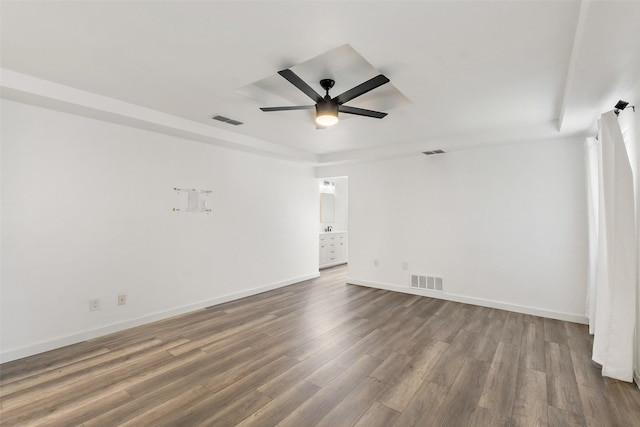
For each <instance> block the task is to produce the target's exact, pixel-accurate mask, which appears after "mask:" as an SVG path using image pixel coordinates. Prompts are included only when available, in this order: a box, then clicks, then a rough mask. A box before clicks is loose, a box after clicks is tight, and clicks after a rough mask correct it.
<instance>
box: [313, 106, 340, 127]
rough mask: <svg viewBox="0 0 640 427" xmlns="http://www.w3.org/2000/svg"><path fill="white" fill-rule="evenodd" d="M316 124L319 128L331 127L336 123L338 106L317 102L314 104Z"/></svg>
mask: <svg viewBox="0 0 640 427" xmlns="http://www.w3.org/2000/svg"><path fill="white" fill-rule="evenodd" d="M316 123H317V124H318V125H320V126H324V127H327V126H333V125H335V124H336V123H338V104H336V103H333V102H319V103H317V104H316Z"/></svg>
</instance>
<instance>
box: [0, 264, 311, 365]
mask: <svg viewBox="0 0 640 427" xmlns="http://www.w3.org/2000/svg"><path fill="white" fill-rule="evenodd" d="M319 276H320V272H318V271H316V272H314V273H311V274H306V275H304V276H299V277H294V278H291V279H288V280H283V281H281V282H276V283H271V284H268V285H264V286H260V287H257V288H252V289H247V290H245V291H242V292H236V293H233V294H227V295H223V296H220V297H217V298H213V299H210V300H206V301H200V302H197V303H194V304H189V305H185V306H181V307H176V308H173V309H170V310H165V311H161V312H157V313H152V314H148V315H145V316H141V317H137V318H134V319H128V320H124V321H122V322H116V323H111V324H109V325H105V326H102V327H99V328H95V329H90V330H87V331H82V332H78V333H75V334H71V335H66V336H62V337H58V338H54V339H52V340H47V341H41V342H38V343H35V344H31V345H28V346H24V347H19V348H14V349H10V350H3V351H0V363H5V362H11V361H13V360H17V359H22V358H23V357H28V356H33V355H35V354H39V353H44V352H45V351H50V350H55V349H57V348H61V347H65V346H68V345H71V344H77V343H79V342H82V341H86V340H90V339H92V338H97V337H101V336H103V335H107V334H111V333H114V332H119V331H123V330H125V329H129V328H133V327H136V326H140V325H144V324H147V323H151V322H155V321H158V320H163V319H168V318H170V317H174V316H178V315H180V314H185V313H189V312H192V311H196V310H200V309H203V308H206V307H211V306H214V305H218V304H223V303H225V302H229V301H234V300H237V299H240V298H246V297H248V296H251V295H257V294H261V293H263V292H267V291H271V290H274V289H278V288H282V287H284V286H289V285H293V284H295V283H300V282H304V281H305V280H310V279H315V278H316V277H319Z"/></svg>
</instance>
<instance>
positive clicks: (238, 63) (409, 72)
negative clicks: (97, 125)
mask: <svg viewBox="0 0 640 427" xmlns="http://www.w3.org/2000/svg"><path fill="white" fill-rule="evenodd" d="M638 22H640V1H626V2H624V1H424V2H420V1H411V2H404V1H380V2H371V1H342V2H326V1H321V2H314V1H297V2H294V1H279V2H275V1H257V2H248V1H233V2H221V1H197V2H189V1H176V2H166V1H165V2H150V1H141V2H133V1H108V2H97V1H91V2H75V1H74V2H57V1H45V2H35V1H29V2H27V1H18V2H7V1H2V3H1V28H0V31H1V37H2V41H1V49H2V50H1V56H0V59H1V66H2V69H3V74H2V96H3V97H5V98H9V99H16V100H20V101H23V102H32V103H40V104H43V105H47V106H49V107H52V108H58V109H62V110H65V109H66V110H69V111H73V112H76V113H80V114H86V115H90V116H95V117H99V118H103V119H107V120H111V121H116V122H122V123H125V124H129V125H134V126H139V127H145V128H149V129H152V130H157V131H162V132H165V133H170V134H176V135H180V136H186V137H189V138H192V139H196V140H202V141H206V142H212V143H216V144H220V145H226V146H230V147H237V148H240V149H246V150H250V151H259V152H263V153H266V154H272V155H279V156H285V157H289V158H298V159H303V160H306V161H311V162H314V163H316V164H329V163H331V162H340V161H347V160H358V159H367V158H380V157H389V156H397V155H406V154H408V153H416V152H419V151H424V150H427V149H435V148H442V149H444V150H455V149H460V148H469V147H474V146H481V145H483V144H489V143H511V142H513V143H517V142H520V141H529V140H532V139H536V138H553V137H561V136H574V135H584V134H588V133H590V132H593V126H594V123H595V119H596V117H597V116H598V114H600V113H601V112H604V111H606V110H608V109H611V108H612V107H613V105H614V104H615V102H616V101H617V100H618V99H627V100H629V99H628V98H629V97H630V96H631V95H632V94H633V92H634V91H638V90H639V89H638V80H639V76H640V25H638ZM340 49H352V50H353V51H354V52H356V53H357V54H359V55H361V57H362V58H363V60H364V61H365V62H366V63H368V64H369V65H370V69H368V70H367V67H351V68H350V66H349V65H348V63H346V64H335V63H323V61H327V62H331V58H334V57H335V55H334V56H332V52H333V53H335V52H336V51H340ZM305 62H306V63H307V67H306V68H305V64H303V63H305ZM308 64H313V65H314V67H316V66H317V68H314V67H309V66H308ZM296 66H298V68H294V70H297V72H299V74H300V76H301V77H302V78H303V79H304V80H305V81H307V82H308V83H309V84H310V85H312V86H313V87H314V88H315V89H316V90H317V91H318V92H319V93H322V89H321V88H320V87H319V84H318V80H319V79H320V78H333V79H335V80H336V87H335V89H334V90H332V92H331V93H332V94H333V95H337V94H339V93H341V92H342V91H344V90H346V89H348V88H350V87H352V86H355V85H356V84H358V83H360V82H361V81H364V80H366V79H368V78H370V77H373V75H375V73H374V74H371V75H367V74H368V73H373V72H376V71H377V72H380V73H383V74H385V75H386V76H387V77H389V79H390V80H391V85H392V86H393V87H394V88H395V89H397V91H398V93H400V96H401V95H404V97H406V98H405V100H404V102H400V103H397V104H396V105H389V108H388V110H386V111H387V112H388V113H389V115H388V116H387V117H385V118H384V119H382V120H378V119H371V118H364V117H356V116H350V117H349V119H348V120H341V122H340V123H339V124H338V125H336V126H334V127H333V128H330V129H327V130H316V128H315V125H314V124H313V120H312V117H311V115H310V114H309V111H291V112H278V113H264V112H262V111H260V110H259V107H262V106H280V105H295V104H297V105H304V104H309V103H310V102H309V101H310V100H309V99H308V98H306V97H305V96H304V95H303V94H301V93H300V92H299V91H298V90H297V89H296V88H295V87H294V86H292V85H291V84H289V83H288V82H287V81H286V80H284V79H282V78H281V77H280V76H278V75H277V71H278V70H281V69H284V68H290V67H296ZM35 78H37V79H43V80H46V81H48V82H41V81H40V80H37V79H35ZM278 79H281V81H280V80H278ZM259 81H263V82H271V86H270V87H271V90H272V91H271V93H270V95H272V96H273V98H271V99H269V98H262V99H261V98H260V97H256V96H253V97H250V96H247V95H246V92H247V87H249V86H251V85H252V84H254V83H255V82H259ZM53 83H57V84H59V85H64V86H59V85H53ZM383 88H384V86H383V87H381V88H379V89H378V91H379V92H378V94H377V95H378V96H379V97H381V99H382V98H383V97H384V94H385V92H384V91H383ZM78 89H79V90H82V91H87V92H90V94H86V93H84V92H80V91H78ZM74 91H75V92H74ZM278 91H281V93H280V94H279V96H276V92H278ZM267 92H268V91H267ZM243 93H244V94H243ZM636 93H637V92H636ZM105 97H108V98H113V99H115V100H119V101H124V102H120V103H117V102H115V101H113V99H111V100H109V99H107V98H105ZM259 99H260V100H259ZM263 101H265V102H266V101H273V102H275V104H264V103H263ZM283 102H285V104H283ZM289 102H290V104H289ZM375 102H376V91H372V92H371V93H369V94H367V95H364V96H363V97H362V98H361V99H358V98H356V99H354V100H352V101H350V102H349V103H348V105H352V106H356V107H363V108H370V105H375ZM107 104H108V105H109V106H107ZM383 104H384V103H383ZM383 106H384V105H383ZM141 107H145V108H141ZM160 113H164V114H160ZM214 114H220V115H224V116H227V117H230V118H233V119H236V120H239V121H242V122H244V125H242V126H238V127H233V126H230V125H227V124H223V123H219V122H215V121H212V120H211V116H212V115H214ZM342 118H344V119H346V118H347V116H346V115H343V117H342Z"/></svg>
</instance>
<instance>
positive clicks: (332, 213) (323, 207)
mask: <svg viewBox="0 0 640 427" xmlns="http://www.w3.org/2000/svg"><path fill="white" fill-rule="evenodd" d="M335 220H336V198H335V194H328V193H320V222H334V221H335Z"/></svg>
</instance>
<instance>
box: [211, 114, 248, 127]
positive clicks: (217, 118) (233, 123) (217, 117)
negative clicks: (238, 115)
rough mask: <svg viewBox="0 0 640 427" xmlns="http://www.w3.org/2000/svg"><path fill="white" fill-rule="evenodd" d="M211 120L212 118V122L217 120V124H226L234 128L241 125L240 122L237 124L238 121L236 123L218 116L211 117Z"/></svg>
mask: <svg viewBox="0 0 640 427" xmlns="http://www.w3.org/2000/svg"><path fill="white" fill-rule="evenodd" d="M211 118H212V119H213V120H217V121H219V122H222V123H227V124H229V125H234V126H238V125H241V124H243V123H242V122H239V121H237V120H233V119H230V118H228V117H225V116H220V115H215V116H213V117H211Z"/></svg>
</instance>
